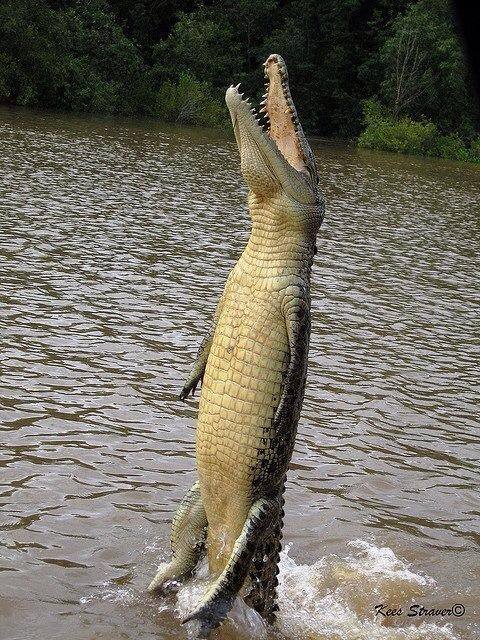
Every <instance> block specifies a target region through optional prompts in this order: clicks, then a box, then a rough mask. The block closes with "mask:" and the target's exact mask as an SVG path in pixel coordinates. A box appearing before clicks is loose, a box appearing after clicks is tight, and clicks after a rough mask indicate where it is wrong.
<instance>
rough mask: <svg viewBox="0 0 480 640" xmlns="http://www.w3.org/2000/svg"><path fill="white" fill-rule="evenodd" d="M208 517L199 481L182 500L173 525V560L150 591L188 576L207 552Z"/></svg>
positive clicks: (163, 569)
mask: <svg viewBox="0 0 480 640" xmlns="http://www.w3.org/2000/svg"><path fill="white" fill-rule="evenodd" d="M206 530H207V516H206V514H205V509H204V507H203V503H202V498H201V496H200V487H199V483H198V482H196V483H195V484H194V485H193V487H191V489H190V490H189V491H188V492H187V493H186V495H185V497H184V498H183V500H182V501H181V503H180V505H179V507H178V509H177V512H176V514H175V517H174V519H173V522H172V532H171V536H170V540H171V546H172V559H171V561H170V562H169V563H168V564H167V565H166V566H165V567H163V568H162V569H160V570H159V571H158V573H157V575H156V576H155V577H154V579H153V580H152V582H151V583H150V585H149V586H148V591H162V590H164V589H165V587H166V586H167V583H169V582H173V581H180V580H183V579H184V578H186V577H188V576H189V575H190V574H191V573H192V572H193V570H194V569H195V567H196V566H197V563H198V561H199V560H200V558H201V556H202V555H203V553H204V550H205V534H206Z"/></svg>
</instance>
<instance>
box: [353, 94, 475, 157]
mask: <svg viewBox="0 0 480 640" xmlns="http://www.w3.org/2000/svg"><path fill="white" fill-rule="evenodd" d="M364 124H365V129H364V131H363V132H362V133H361V134H360V136H359V137H358V140H357V144H358V146H359V147H363V148H365V149H377V150H379V151H390V152H394V153H403V154H408V155H418V156H429V157H434V158H445V159H448V160H461V161H464V162H473V163H475V164H480V135H477V136H476V137H474V138H473V139H471V140H469V141H466V140H463V139H462V138H461V137H460V135H459V134H458V133H450V134H444V133H442V132H441V131H439V129H438V127H437V125H436V124H435V123H434V122H432V121H430V120H422V121H416V120H412V119H411V118H407V117H403V118H394V117H392V116H391V115H389V114H388V113H385V112H383V111H382V108H381V106H380V105H379V104H378V103H376V102H375V101H373V100H369V101H367V102H366V103H365V105H364Z"/></svg>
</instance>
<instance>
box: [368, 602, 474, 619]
mask: <svg viewBox="0 0 480 640" xmlns="http://www.w3.org/2000/svg"><path fill="white" fill-rule="evenodd" d="M464 613H465V607H464V606H463V604H454V605H453V606H451V607H444V608H443V609H441V608H439V607H429V606H425V605H423V604H411V605H410V606H409V607H408V609H405V610H404V609H403V608H402V607H401V606H400V607H391V606H390V605H388V604H377V605H375V617H376V618H377V617H378V616H383V617H384V618H393V617H395V616H407V618H415V617H418V618H434V617H446V616H453V617H454V618H460V617H461V616H463V614H464Z"/></svg>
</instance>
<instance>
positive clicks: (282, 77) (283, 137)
mask: <svg viewBox="0 0 480 640" xmlns="http://www.w3.org/2000/svg"><path fill="white" fill-rule="evenodd" d="M264 69H265V77H266V78H267V83H266V88H267V91H266V93H265V95H264V101H263V102H262V104H261V109H260V113H261V114H264V123H265V126H266V127H267V132H268V134H269V136H270V138H272V140H275V143H276V145H277V147H278V150H279V151H280V153H281V154H282V155H283V157H284V158H285V160H287V162H288V163H289V164H291V165H292V167H294V168H295V169H297V171H304V170H305V158H304V155H303V151H302V148H301V146H300V141H299V138H298V130H299V127H300V122H299V120H298V116H297V110H296V109H295V105H294V104H293V100H292V96H291V95H290V86H289V83H288V72H287V67H286V65H285V62H284V61H283V59H282V58H281V57H280V56H278V55H276V54H274V55H271V56H269V57H268V59H267V61H266V62H265V65H264Z"/></svg>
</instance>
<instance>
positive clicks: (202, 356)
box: [179, 295, 223, 400]
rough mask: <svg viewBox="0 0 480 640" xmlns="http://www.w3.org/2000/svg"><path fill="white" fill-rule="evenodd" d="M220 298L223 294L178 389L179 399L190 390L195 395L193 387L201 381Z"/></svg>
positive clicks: (184, 396) (219, 311)
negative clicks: (183, 381)
mask: <svg viewBox="0 0 480 640" xmlns="http://www.w3.org/2000/svg"><path fill="white" fill-rule="evenodd" d="M222 300H223V295H222V297H221V298H220V300H219V302H218V305H217V308H216V310H215V313H214V315H213V319H212V323H211V325H210V328H209V330H208V333H207V335H206V336H205V338H204V339H203V340H202V342H201V343H200V347H199V349H198V352H197V357H196V358H195V362H194V363H193V365H192V368H191V370H190V373H189V375H188V378H187V380H186V382H185V384H184V385H183V389H182V390H181V391H180V395H179V398H180V400H185V398H186V397H187V396H188V394H189V393H190V391H191V392H192V396H193V395H195V389H196V388H197V385H198V383H199V382H200V383H201V382H202V380H203V374H204V373H205V367H206V366H207V360H208V355H209V353H210V348H211V346H212V342H213V336H214V334H215V329H216V327H217V320H218V317H219V315H220V313H221V308H222Z"/></svg>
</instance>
